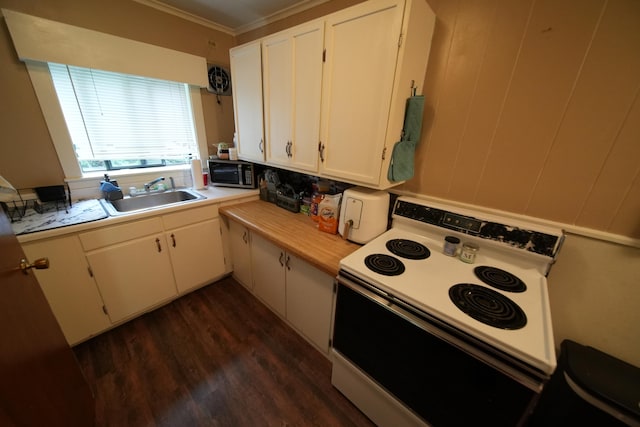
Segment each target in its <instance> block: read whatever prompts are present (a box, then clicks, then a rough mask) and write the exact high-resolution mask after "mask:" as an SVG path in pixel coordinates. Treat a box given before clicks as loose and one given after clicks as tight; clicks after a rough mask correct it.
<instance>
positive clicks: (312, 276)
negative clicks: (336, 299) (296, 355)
mask: <svg viewBox="0 0 640 427" xmlns="http://www.w3.org/2000/svg"><path fill="white" fill-rule="evenodd" d="M287 257H288V258H287V292H286V294H287V297H286V307H287V320H288V321H289V322H291V324H292V325H293V326H294V327H295V328H296V329H298V330H299V331H300V332H302V334H303V335H304V336H306V337H307V338H308V339H309V340H310V341H311V342H312V343H313V344H315V345H316V346H317V347H318V348H319V349H321V350H322V351H323V352H324V353H328V352H329V339H330V334H331V319H332V307H333V295H334V294H333V286H334V285H333V277H332V276H330V275H328V274H326V273H324V272H322V271H320V270H318V269H317V268H315V267H313V266H312V265H311V264H309V263H307V262H305V261H303V260H302V259H300V258H298V257H296V256H294V255H287Z"/></svg>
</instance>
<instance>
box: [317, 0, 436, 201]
mask: <svg viewBox="0 0 640 427" xmlns="http://www.w3.org/2000/svg"><path fill="white" fill-rule="evenodd" d="M434 24H435V16H434V14H433V12H432V11H431V10H430V9H429V6H428V5H427V3H426V2H425V1H424V0H407V1H402V0H400V1H398V0H370V1H367V2H364V3H360V4H358V5H356V6H353V7H350V8H348V9H345V10H342V11H340V12H336V13H335V14H332V15H330V16H329V17H327V20H326V27H325V28H326V34H325V49H326V62H325V64H324V74H323V92H322V125H321V126H322V127H321V131H320V132H321V135H320V140H321V147H320V156H321V166H320V173H321V175H323V176H327V177H331V178H335V179H339V180H343V181H347V182H352V183H357V184H361V185H364V186H367V187H372V188H388V187H391V186H393V185H396V184H398V183H397V182H396V183H394V182H390V181H388V180H387V171H388V168H389V161H390V158H391V154H392V151H393V146H394V144H395V143H396V142H397V141H399V140H400V136H401V132H402V127H403V122H404V109H405V104H406V100H407V98H408V97H409V96H410V95H411V93H412V92H411V91H412V89H411V88H412V86H414V87H417V89H416V92H417V93H418V94H419V93H421V90H422V84H423V82H424V77H425V72H426V66H427V59H428V56H429V48H430V44H431V36H432V33H433V27H434Z"/></svg>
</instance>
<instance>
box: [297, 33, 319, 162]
mask: <svg viewBox="0 0 640 427" xmlns="http://www.w3.org/2000/svg"><path fill="white" fill-rule="evenodd" d="M292 40H293V70H294V78H293V82H292V83H293V129H292V135H293V139H292V141H293V145H292V147H291V153H292V159H293V164H294V166H295V167H297V168H299V169H302V170H304V171H308V172H317V171H318V142H319V140H320V107H321V105H322V100H321V96H322V48H323V43H324V23H323V22H322V21H316V22H313V23H311V24H309V25H304V26H300V27H296V29H295V31H294V32H293V39H292Z"/></svg>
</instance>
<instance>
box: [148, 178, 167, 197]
mask: <svg viewBox="0 0 640 427" xmlns="http://www.w3.org/2000/svg"><path fill="white" fill-rule="evenodd" d="M160 181H164V176H160V177H158V178H156V179H154V180H153V181H150V182H147V183H146V184H144V191H146V192H147V193H148V192H149V191H151V186H152V185H153V184H157V183H159V182H160Z"/></svg>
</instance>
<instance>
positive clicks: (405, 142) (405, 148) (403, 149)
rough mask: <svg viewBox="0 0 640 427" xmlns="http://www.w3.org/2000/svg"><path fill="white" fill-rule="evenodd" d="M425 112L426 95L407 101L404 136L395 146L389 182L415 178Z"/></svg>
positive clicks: (416, 96) (413, 97) (390, 165)
mask: <svg viewBox="0 0 640 427" xmlns="http://www.w3.org/2000/svg"><path fill="white" fill-rule="evenodd" d="M423 111H424V95H414V96H412V97H410V98H408V99H407V104H406V107H405V113H404V127H403V129H402V136H401V137H400V141H398V142H396V144H395V145H394V146H393V153H392V155H391V163H390V164H389V173H388V178H389V181H404V180H407V179H409V178H411V177H413V173H414V157H415V150H416V145H417V144H418V142H419V141H420V131H421V130H422V113H423Z"/></svg>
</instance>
